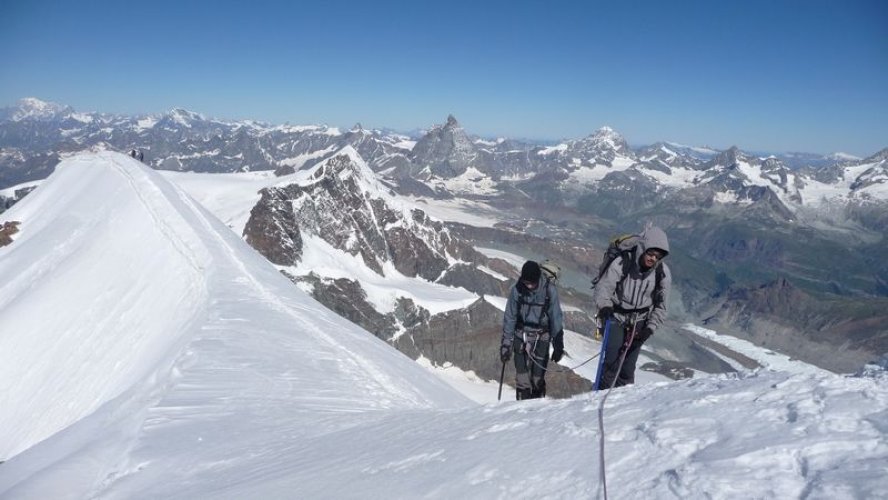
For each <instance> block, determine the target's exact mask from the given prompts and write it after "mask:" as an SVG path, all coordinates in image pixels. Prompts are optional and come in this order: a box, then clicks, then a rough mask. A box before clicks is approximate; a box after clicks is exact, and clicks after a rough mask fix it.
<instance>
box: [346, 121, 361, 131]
mask: <svg viewBox="0 0 888 500" xmlns="http://www.w3.org/2000/svg"><path fill="white" fill-rule="evenodd" d="M363 131H364V126H363V125H361V122H358V123H355V124H354V126H353V127H352V128H351V130H349V132H352V133H358V132H363Z"/></svg>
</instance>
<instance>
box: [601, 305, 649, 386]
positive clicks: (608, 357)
mask: <svg viewBox="0 0 888 500" xmlns="http://www.w3.org/2000/svg"><path fill="white" fill-rule="evenodd" d="M610 321H611V325H610V332H609V333H608V339H607V348H606V350H605V353H604V354H605V355H604V373H603V374H602V376H601V385H600V388H601V389H610V388H611V387H612V386H613V387H621V386H624V385H628V384H634V383H635V364H636V363H637V362H638V355H639V354H640V353H641V345H642V342H639V341H638V340H637V339H636V340H635V341H633V342H632V344H631V345H629V346H626V345H625V343H626V341H627V340H629V335H631V333H632V325H631V324H628V323H626V324H623V323H621V322H620V321H617V320H616V319H615V318H611V320H610ZM642 328H644V322H643V321H640V322H639V323H638V325H637V327H636V330H635V335H636V336H637V335H638V334H639V333H640V332H641V329H642ZM623 351H625V352H626V358H625V359H624V360H623V366H622V367H621V368H620V372H619V373H617V368H618V366H619V364H620V356H622V355H623ZM615 380H616V383H615Z"/></svg>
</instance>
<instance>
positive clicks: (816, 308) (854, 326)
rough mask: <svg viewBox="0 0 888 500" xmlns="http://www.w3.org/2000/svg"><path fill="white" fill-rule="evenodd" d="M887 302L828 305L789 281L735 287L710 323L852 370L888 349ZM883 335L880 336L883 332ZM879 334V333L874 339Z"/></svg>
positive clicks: (839, 301) (825, 364) (831, 366)
mask: <svg viewBox="0 0 888 500" xmlns="http://www.w3.org/2000/svg"><path fill="white" fill-rule="evenodd" d="M886 306H888V300H885V299H878V298H875V299H856V300H849V299H832V300H829V301H823V300H822V299H818V298H816V297H814V296H812V295H810V294H808V293H805V292H804V291H802V290H800V289H799V288H797V287H796V286H794V285H793V284H792V283H791V282H789V281H788V280H786V279H778V280H775V281H773V282H770V283H767V284H764V285H761V286H758V287H754V288H734V289H731V290H730V291H728V292H727V293H726V294H724V296H722V297H721V300H720V301H719V302H718V305H717V308H716V309H715V312H714V313H713V314H712V315H711V316H709V317H708V318H707V319H706V321H705V323H706V324H707V325H708V326H711V327H713V328H717V329H719V330H721V331H726V332H730V333H733V334H735V335H738V336H740V337H742V338H747V339H749V340H750V341H752V342H753V343H755V344H757V345H760V346H764V347H770V348H772V349H775V350H777V351H779V352H782V353H786V354H789V355H791V356H795V357H798V358H801V359H817V360H819V362H818V363H817V364H818V365H819V366H822V367H824V368H827V369H830V370H834V371H838V372H849V371H854V370H856V369H858V368H859V367H860V366H862V365H863V364H864V363H866V362H869V361H871V360H872V358H873V356H875V354H874V353H879V352H886V351H888V332H886V331H884V328H883V325H884V324H885V322H886V321H888V313H886V312H885V311H886ZM880 331H881V333H878V332H880ZM874 333H876V334H875V335H874Z"/></svg>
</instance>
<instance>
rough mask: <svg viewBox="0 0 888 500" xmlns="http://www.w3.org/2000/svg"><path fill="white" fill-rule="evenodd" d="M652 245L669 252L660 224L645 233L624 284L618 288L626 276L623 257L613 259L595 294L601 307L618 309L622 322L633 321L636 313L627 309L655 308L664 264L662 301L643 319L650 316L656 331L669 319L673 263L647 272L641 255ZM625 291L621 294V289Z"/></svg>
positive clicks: (594, 297)
mask: <svg viewBox="0 0 888 500" xmlns="http://www.w3.org/2000/svg"><path fill="white" fill-rule="evenodd" d="M649 248H658V249H660V250H662V251H664V252H665V253H666V255H668V254H669V240H667V238H666V233H665V232H663V230H662V229H660V228H658V227H651V228H649V229H647V230H646V231H645V232H644V233H642V234H641V238H640V241H639V243H638V247H637V248H636V250H635V253H634V256H633V260H634V262H632V264H631V265H630V266H629V272H628V273H627V274H626V278H625V279H624V280H623V286H622V287H618V286H617V285H618V284H619V282H620V279H622V278H623V259H622V257H617V258H616V259H614V261H613V262H611V264H610V266H609V267H608V268H607V271H606V272H605V273H604V276H602V277H601V280H600V281H599V282H598V285H597V286H596V287H595V293H594V295H593V297H592V299H593V301H594V302H595V306H596V307H597V308H598V309H601V308H602V307H613V308H614V309H615V312H614V316H615V317H616V318H617V319H618V320H620V321H626V320H632V319H633V314H632V313H622V312H620V310H623V311H632V310H637V309H646V308H651V307H652V306H653V304H654V297H653V296H654V288H655V285H656V279H657V278H656V271H655V268H656V267H657V266H663V279H662V280H661V282H660V294H661V298H662V300H660V301H658V303H657V305H656V306H655V307H653V308H652V309H650V310H648V312H646V313H645V314H644V315H641V316H639V319H643V318H645V317H646V318H647V326H649V327H650V328H651V330H654V331H656V330H657V328H659V327H660V326H661V325H662V324H663V322H664V321H665V320H666V299H667V298H668V296H669V289H670V288H671V287H672V273H671V272H670V271H669V266H667V265H666V263H665V262H663V260H664V259H665V258H666V255H664V257H663V259H660V260H659V261H657V263H656V264H655V265H654V267H652V268H650V269H648V270H647V271H642V270H641V266H640V265H639V263H638V260H639V257H641V255H642V254H643V253H644V252H645V251H647V250H648V249H649ZM620 291H621V292H622V293H619V292H620Z"/></svg>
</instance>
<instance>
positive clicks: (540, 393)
mask: <svg viewBox="0 0 888 500" xmlns="http://www.w3.org/2000/svg"><path fill="white" fill-rule="evenodd" d="M512 349H513V353H514V355H515V356H514V358H515V389H517V391H518V392H517V394H518V399H531V398H541V397H544V396H545V395H546V369H547V367H548V366H549V335H548V334H543V336H542V337H539V338H535V339H533V340H527V341H525V340H524V339H522V338H520V337H517V336H516V337H515V339H514V341H513V342H512Z"/></svg>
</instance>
